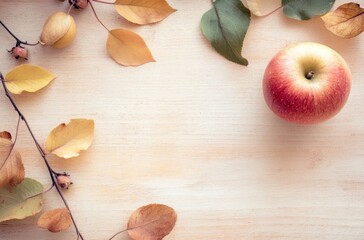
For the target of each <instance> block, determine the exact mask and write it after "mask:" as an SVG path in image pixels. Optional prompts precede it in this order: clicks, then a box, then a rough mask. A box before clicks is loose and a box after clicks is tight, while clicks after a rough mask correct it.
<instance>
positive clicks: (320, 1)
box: [282, 0, 335, 20]
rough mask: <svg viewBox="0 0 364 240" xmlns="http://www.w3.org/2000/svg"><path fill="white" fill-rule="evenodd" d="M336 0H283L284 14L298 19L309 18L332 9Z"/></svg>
mask: <svg viewBox="0 0 364 240" xmlns="http://www.w3.org/2000/svg"><path fill="white" fill-rule="evenodd" d="M334 3H335V0H282V6H283V12H284V14H285V15H286V16H287V17H289V18H293V19H296V20H308V19H310V18H312V17H314V16H319V15H323V14H325V13H327V12H328V11H330V9H331V8H332V6H333V5H334Z"/></svg>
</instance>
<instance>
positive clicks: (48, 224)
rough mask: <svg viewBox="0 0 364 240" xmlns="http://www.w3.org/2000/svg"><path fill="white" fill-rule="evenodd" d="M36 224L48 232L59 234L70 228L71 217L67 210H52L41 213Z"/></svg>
mask: <svg viewBox="0 0 364 240" xmlns="http://www.w3.org/2000/svg"><path fill="white" fill-rule="evenodd" d="M37 224H38V227H40V228H45V229H48V231H50V232H54V233H56V232H60V231H63V230H66V229H67V228H69V227H70V226H71V215H70V212H69V211H68V209H67V208H57V209H53V210H51V211H47V212H45V213H43V214H42V215H41V216H40V218H39V219H38V223H37Z"/></svg>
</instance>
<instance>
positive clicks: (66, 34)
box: [40, 12, 76, 48]
mask: <svg viewBox="0 0 364 240" xmlns="http://www.w3.org/2000/svg"><path fill="white" fill-rule="evenodd" d="M75 37H76V23H75V20H74V19H73V17H72V16H71V15H69V14H66V13H64V12H55V13H53V14H52V15H51V16H49V17H48V19H47V21H46V22H45V24H44V26H43V31H42V34H41V36H40V42H41V44H43V45H49V46H52V47H55V48H64V47H67V46H68V45H70V44H71V43H72V41H73V40H74V39H75Z"/></svg>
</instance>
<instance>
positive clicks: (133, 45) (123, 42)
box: [106, 29, 155, 66]
mask: <svg viewBox="0 0 364 240" xmlns="http://www.w3.org/2000/svg"><path fill="white" fill-rule="evenodd" d="M106 48H107V50H108V52H109V54H110V55H111V57H112V58H113V59H114V60H115V61H116V62H117V63H119V64H121V65H124V66H139V65H142V64H145V63H148V62H155V60H154V59H153V56H152V53H151V52H150V50H149V48H148V47H147V45H146V44H145V42H144V40H143V38H141V37H140V36H139V35H138V34H136V33H134V32H132V31H129V30H126V29H113V30H111V31H110V32H109V37H108V39H107V42H106Z"/></svg>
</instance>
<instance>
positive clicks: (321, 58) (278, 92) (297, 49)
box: [263, 42, 351, 124]
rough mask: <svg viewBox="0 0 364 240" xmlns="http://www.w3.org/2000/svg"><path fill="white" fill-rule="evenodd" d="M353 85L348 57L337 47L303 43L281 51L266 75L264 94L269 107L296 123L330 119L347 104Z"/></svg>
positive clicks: (274, 58) (269, 66)
mask: <svg viewBox="0 0 364 240" xmlns="http://www.w3.org/2000/svg"><path fill="white" fill-rule="evenodd" d="M350 88H351V73H350V70H349V67H348V65H347V64H346V62H345V60H344V59H343V58H342V57H341V56H340V54H338V53H337V52H335V51H334V50H333V49H331V48H329V47H327V46H325V45H322V44H318V43H313V42H303V43H298V44H294V45H289V46H287V47H286V48H284V49H282V50H281V51H279V52H278V53H277V54H276V55H275V56H274V57H273V58H272V60H271V61H270V63H269V64H268V66H267V68H266V70H265V74H264V77H263V93H264V98H265V101H266V103H267V105H268V106H269V108H270V109H271V110H272V111H273V112H274V113H275V114H277V115H278V116H279V117H281V118H283V119H285V120H287V121H290V122H295V123H301V124H313V123H319V122H322V121H324V120H327V119H329V118H331V117H333V116H334V115H335V114H337V113H338V112H339V111H340V109H341V108H342V107H343V106H344V105H345V103H346V101H347V99H348V97H349V93H350Z"/></svg>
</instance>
